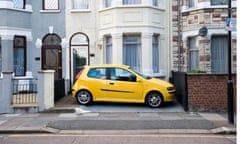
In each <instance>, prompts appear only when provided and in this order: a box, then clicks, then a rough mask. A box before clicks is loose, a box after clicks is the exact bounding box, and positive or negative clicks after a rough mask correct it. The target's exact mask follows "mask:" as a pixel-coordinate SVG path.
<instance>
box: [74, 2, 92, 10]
mask: <svg viewBox="0 0 240 144" xmlns="http://www.w3.org/2000/svg"><path fill="white" fill-rule="evenodd" d="M71 1H72V10H75V11H82V10H89V7H90V1H89V0H87V1H88V4H87V8H75V6H74V0H71Z"/></svg>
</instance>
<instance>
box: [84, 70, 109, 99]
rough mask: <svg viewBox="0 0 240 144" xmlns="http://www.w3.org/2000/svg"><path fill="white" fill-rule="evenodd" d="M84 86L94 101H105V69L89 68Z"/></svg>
mask: <svg viewBox="0 0 240 144" xmlns="http://www.w3.org/2000/svg"><path fill="white" fill-rule="evenodd" d="M87 77H88V78H87V79H86V82H85V84H86V85H87V87H88V89H90V91H91V93H92V95H93V99H94V101H101V100H104V99H106V95H105V91H103V89H105V87H106V77H107V76H106V69H105V68H91V69H90V70H89V72H88V74H87Z"/></svg>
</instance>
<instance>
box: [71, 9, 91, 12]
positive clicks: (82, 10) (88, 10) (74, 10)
mask: <svg viewBox="0 0 240 144" xmlns="http://www.w3.org/2000/svg"><path fill="white" fill-rule="evenodd" d="M89 12H91V10H90V9H72V10H71V13H89Z"/></svg>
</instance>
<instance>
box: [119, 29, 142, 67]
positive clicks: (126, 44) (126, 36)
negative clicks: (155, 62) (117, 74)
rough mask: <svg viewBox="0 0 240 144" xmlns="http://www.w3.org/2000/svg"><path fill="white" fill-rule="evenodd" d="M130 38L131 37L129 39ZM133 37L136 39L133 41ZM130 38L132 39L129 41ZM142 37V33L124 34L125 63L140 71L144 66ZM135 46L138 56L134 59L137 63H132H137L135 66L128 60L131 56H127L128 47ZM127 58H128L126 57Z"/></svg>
mask: <svg viewBox="0 0 240 144" xmlns="http://www.w3.org/2000/svg"><path fill="white" fill-rule="evenodd" d="M129 38H130V39H129ZM131 38H133V39H134V38H135V39H136V41H132V40H131ZM129 40H130V41H129ZM141 41H142V37H141V34H124V35H123V41H122V42H123V64H125V65H129V66H130V67H131V68H132V69H133V70H135V71H139V72H140V70H141V68H142V43H141ZM132 45H135V46H136V47H131V46H132ZM133 48H136V53H135V54H136V55H137V56H136V57H135V59H134V61H135V62H136V63H132V62H131V63H132V64H136V65H135V66H134V65H131V64H129V62H128V61H127V59H128V58H129V57H127V55H125V54H127V53H128V52H127V50H128V49H133ZM125 58H126V59H125Z"/></svg>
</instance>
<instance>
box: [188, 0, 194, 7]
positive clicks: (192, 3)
mask: <svg viewBox="0 0 240 144" xmlns="http://www.w3.org/2000/svg"><path fill="white" fill-rule="evenodd" d="M187 5H188V7H189V8H193V7H195V0H187Z"/></svg>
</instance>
